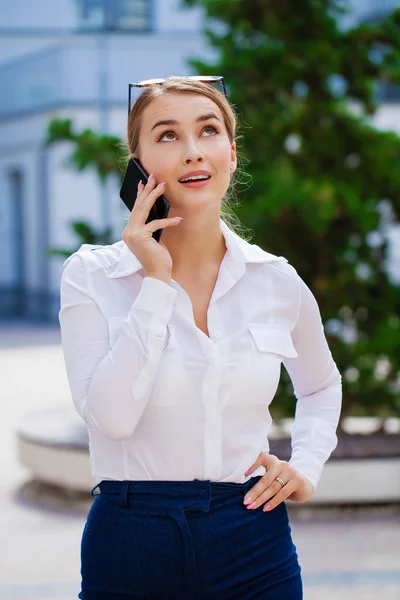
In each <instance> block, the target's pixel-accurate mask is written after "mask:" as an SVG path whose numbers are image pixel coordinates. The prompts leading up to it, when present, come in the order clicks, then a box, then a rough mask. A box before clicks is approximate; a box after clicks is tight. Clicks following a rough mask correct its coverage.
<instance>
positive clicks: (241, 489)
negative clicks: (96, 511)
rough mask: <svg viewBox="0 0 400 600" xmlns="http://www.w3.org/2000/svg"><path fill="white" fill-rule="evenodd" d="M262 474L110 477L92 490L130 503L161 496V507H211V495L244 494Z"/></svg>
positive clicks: (127, 503)
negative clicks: (240, 477)
mask: <svg viewBox="0 0 400 600" xmlns="http://www.w3.org/2000/svg"><path fill="white" fill-rule="evenodd" d="M260 477H261V476H260V475H259V476H256V477H251V478H250V479H249V480H248V481H246V482H245V483H234V482H213V481H210V480H199V479H195V480H193V481H110V480H104V481H101V482H100V483H98V484H97V485H96V486H95V487H94V488H93V489H92V491H91V495H92V496H97V495H98V494H94V493H93V492H94V490H96V488H99V489H100V493H101V494H104V495H105V496H119V498H120V500H121V503H122V505H124V506H128V505H129V504H130V502H131V501H132V500H133V498H129V496H136V497H137V499H138V500H139V499H142V500H144V496H146V503H148V505H151V504H152V503H153V502H154V504H156V503H157V504H158V503H159V502H160V499H161V498H162V508H163V509H164V510H165V509H168V508H170V509H175V510H176V509H177V510H209V507H210V501H211V498H212V497H216V496H219V495H221V494H237V493H239V494H242V495H244V494H245V493H246V492H247V491H248V490H249V489H250V488H251V487H253V485H255V483H256V482H257V481H258V480H259V479H260Z"/></svg>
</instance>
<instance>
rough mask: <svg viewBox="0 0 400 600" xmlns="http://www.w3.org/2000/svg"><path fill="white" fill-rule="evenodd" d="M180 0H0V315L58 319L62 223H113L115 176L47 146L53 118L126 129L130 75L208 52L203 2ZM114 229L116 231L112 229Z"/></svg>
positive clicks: (166, 71) (172, 69) (71, 240)
mask: <svg viewBox="0 0 400 600" xmlns="http://www.w3.org/2000/svg"><path fill="white" fill-rule="evenodd" d="M181 4H182V3H181V2H180V0H19V1H18V2H14V3H12V2H10V1H9V0H7V1H6V0H0V81H1V86H0V238H1V240H2V252H0V316H1V317H2V318H9V317H10V316H12V317H17V318H18V317H29V318H38V319H46V318H50V319H53V318H55V316H56V314H57V311H58V308H59V306H58V304H59V279H60V273H61V265H62V262H63V261H62V258H59V257H51V258H49V256H48V254H47V248H48V247H67V248H68V247H72V248H73V247H74V246H76V244H77V239H76V238H75V236H74V234H73V232H72V230H71V228H70V227H69V225H68V223H69V222H70V221H71V220H88V221H90V223H91V224H93V226H95V227H96V228H97V229H102V228H105V227H106V226H107V225H111V226H112V227H113V230H114V231H115V232H116V236H118V235H120V232H121V222H122V215H123V216H125V217H126V216H127V209H126V208H125V206H124V205H123V203H122V202H121V200H120V199H119V195H118V189H117V187H116V184H114V185H113V184H112V183H110V184H109V185H108V186H106V187H105V188H104V189H99V188H100V186H99V183H98V180H97V177H96V175H95V174H94V173H84V174H82V175H77V174H76V172H74V171H73V170H72V169H68V168H65V166H64V164H63V163H64V162H65V158H66V157H67V156H68V154H69V152H70V148H69V147H68V145H67V144H62V145H60V146H59V145H57V146H54V147H51V148H49V149H46V148H45V147H44V145H43V139H44V135H45V131H46V127H47V125H48V122H49V120H50V119H51V118H53V117H57V118H67V117H69V118H72V120H73V123H74V125H75V126H76V128H77V129H82V128H84V127H90V128H93V129H94V130H96V131H103V132H109V133H112V134H115V135H118V136H121V137H123V138H124V137H125V130H126V122H127V112H128V108H127V102H128V82H132V81H135V80H136V81H137V80H140V79H145V78H149V77H166V76H168V75H173V74H176V75H184V74H188V73H190V69H189V67H188V65H187V57H189V56H193V57H194V56H199V55H200V56H205V57H209V56H210V55H211V54H210V50H209V49H207V46H206V44H205V40H204V38H203V36H202V35H201V33H200V32H201V30H202V12H201V11H200V10H199V9H198V8H182V6H181ZM117 239H118V238H117Z"/></svg>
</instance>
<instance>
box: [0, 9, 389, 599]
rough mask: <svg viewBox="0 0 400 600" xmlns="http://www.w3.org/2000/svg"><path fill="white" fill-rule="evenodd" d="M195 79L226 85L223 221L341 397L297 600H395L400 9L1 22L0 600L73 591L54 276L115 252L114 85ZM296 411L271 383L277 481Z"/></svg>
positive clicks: (92, 13)
mask: <svg viewBox="0 0 400 600" xmlns="http://www.w3.org/2000/svg"><path fill="white" fill-rule="evenodd" d="M189 74H206V75H223V76H224V77H225V80H226V84H227V88H228V94H229V97H230V99H231V101H232V102H233V104H234V105H235V107H236V110H237V113H238V117H239V121H240V125H241V127H240V131H239V134H240V136H241V138H240V139H239V141H238V148H239V151H240V155H241V164H242V168H243V172H242V173H241V174H240V176H239V177H238V181H237V183H236V202H234V203H232V204H231V209H230V210H231V212H232V214H233V215H236V216H237V217H238V218H239V219H240V221H241V223H242V224H243V225H244V226H245V227H246V233H247V232H248V236H247V239H249V240H250V241H252V242H254V243H257V244H258V245H260V246H261V247H262V248H264V249H265V250H267V251H269V252H273V253H275V254H278V255H283V256H285V257H286V258H287V259H288V260H289V262H290V263H291V264H292V265H293V266H294V267H295V268H296V269H297V271H298V273H299V274H300V276H301V277H302V278H303V279H304V280H305V281H306V283H307V284H308V285H309V286H310V288H311V289H312V291H313V293H314V295H315V296H316V298H317V300H318V303H319V306H320V309H321V313H322V317H323V322H324V327H325V332H326V335H327V338H328V342H329V345H330V347H331V350H332V353H333V356H334V358H335V360H336V362H337V364H338V367H339V369H340V371H341V373H342V376H343V387H344V401H343V415H342V419H341V423H340V427H339V444H338V448H337V449H336V450H335V452H334V454H333V455H332V459H331V461H329V463H328V465H327V466H326V469H325V472H324V475H323V478H322V480H321V484H320V486H321V487H320V489H318V490H317V494H316V495H315V498H313V502H310V503H307V505H304V506H302V507H300V506H290V507H289V509H290V511H291V513H292V519H293V536H294V541H295V543H296V545H297V546H298V551H299V555H300V562H301V564H302V566H303V572H304V582H305V599H306V600H307V599H309V600H314V599H318V600H330V599H331V598H340V599H341V600H346V599H347V598H350V597H351V598H353V599H354V598H358V597H359V598H363V599H365V598H366V599H368V598H376V596H377V594H378V593H379V596H380V598H381V599H383V600H384V599H388V600H391V599H393V600H394V599H398V598H400V549H399V544H398V539H399V534H400V525H399V522H400V519H399V514H400V420H399V419H400V344H399V338H400V316H399V315H400V227H399V215H400V2H397V1H395V0H380V1H379V2H378V1H377V0H342V1H339V0H287V1H285V2H276V1H273V0H253V1H252V2H249V1H248V0H218V1H217V0H51V1H50V0H30V1H28V0H15V2H13V3H12V2H9V1H6V0H0V239H1V242H2V251H1V252H0V398H1V401H2V407H3V415H2V416H3V418H2V419H1V420H0V440H1V442H2V452H1V454H0V456H1V465H2V475H3V477H2V480H1V482H0V506H1V508H2V511H0V515H1V516H0V523H1V528H2V531H1V537H2V539H3V540H4V541H5V543H3V544H2V550H0V600H1V599H3V598H4V599H7V600H13V599H14V598H15V599H16V598H36V599H38V598H40V599H41V598H43V599H44V598H52V599H53V600H61V599H63V600H64V599H66V598H74V597H76V596H77V593H78V591H79V590H78V588H79V543H80V535H81V531H82V528H83V524H84V520H85V516H86V514H87V510H88V508H89V507H90V503H91V500H92V499H91V498H90V496H89V495H88V491H90V489H91V485H92V483H93V482H92V481H91V478H90V473H89V464H88V453H87V438H86V433H85V430H84V426H83V424H82V423H81V422H80V421H79V419H78V417H77V416H76V415H75V414H74V412H73V409H72V406H71V405H72V402H71V401H70V393H69V388H68V382H67V379H66V374H65V370H64V363H63V357H62V351H61V346H60V334H59V327H58V318H57V315H58V310H59V283H60V277H61V272H62V264H63V261H64V260H65V258H66V257H67V256H69V255H70V254H71V253H72V252H74V251H75V250H77V249H78V248H79V247H80V245H81V244H83V243H89V244H109V243H113V242H115V241H117V240H119V239H121V232H122V229H123V228H124V223H125V221H124V220H125V219H126V218H127V216H128V212H127V209H126V207H125V205H124V204H123V203H122V201H121V200H120V198H119V186H120V182H121V178H122V176H123V173H124V165H125V160H126V154H127V152H126V149H125V146H124V144H125V135H126V123H127V110H128V107H127V105H128V83H129V82H133V81H138V80H141V79H147V78H153V77H168V76H169V75H189ZM294 408H295V400H294V398H293V390H292V386H291V382H290V380H289V378H288V377H287V374H286V373H285V372H283V373H282V380H281V384H280V387H279V390H278V393H277V396H276V398H275V399H274V403H273V405H272V411H273V416H274V429H273V432H272V437H273V446H272V450H274V452H275V453H276V454H278V455H279V456H280V457H281V458H285V459H286V458H288V456H289V454H290V439H289V430H290V424H291V419H292V416H293V413H294ZM272 450H271V451H272Z"/></svg>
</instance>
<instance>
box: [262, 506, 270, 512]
mask: <svg viewBox="0 0 400 600" xmlns="http://www.w3.org/2000/svg"><path fill="white" fill-rule="evenodd" d="M267 510H271V505H270V504H267V505H266V506H264V508H263V511H264V512H266V511H267Z"/></svg>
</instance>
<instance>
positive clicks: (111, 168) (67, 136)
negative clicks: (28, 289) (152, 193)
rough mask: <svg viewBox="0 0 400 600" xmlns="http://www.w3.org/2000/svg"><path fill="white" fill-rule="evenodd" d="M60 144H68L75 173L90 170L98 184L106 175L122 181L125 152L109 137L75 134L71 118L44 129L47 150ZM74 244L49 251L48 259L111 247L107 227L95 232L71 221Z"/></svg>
mask: <svg viewBox="0 0 400 600" xmlns="http://www.w3.org/2000/svg"><path fill="white" fill-rule="evenodd" d="M61 142H68V143H70V145H71V148H72V151H71V154H70V156H69V157H68V160H67V166H69V167H71V168H74V169H76V170H78V171H84V170H87V169H94V170H95V172H96V174H97V176H98V178H99V182H100V185H104V183H105V181H106V179H107V178H108V177H110V176H117V177H118V178H120V179H122V176H123V173H124V170H123V167H124V165H125V163H126V149H125V148H124V145H123V143H122V141H121V140H120V139H119V138H118V137H116V136H112V135H102V134H97V133H96V132H94V131H92V130H91V129H84V130H83V131H80V132H77V131H75V130H74V128H73V123H72V121H71V119H52V120H51V121H50V123H49V124H48V127H47V133H46V140H45V145H46V146H47V147H49V146H52V145H54V144H59V143H61ZM70 227H71V228H72V230H73V232H74V234H75V236H76V238H77V245H76V247H74V248H49V249H48V253H49V254H50V255H52V256H63V257H68V256H70V255H71V254H72V253H73V252H75V251H76V250H77V249H78V248H79V247H80V245H81V244H111V243H113V241H115V240H113V239H112V231H111V228H106V229H105V230H102V231H97V230H96V229H94V228H93V226H92V225H90V223H86V222H84V221H71V223H70Z"/></svg>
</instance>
